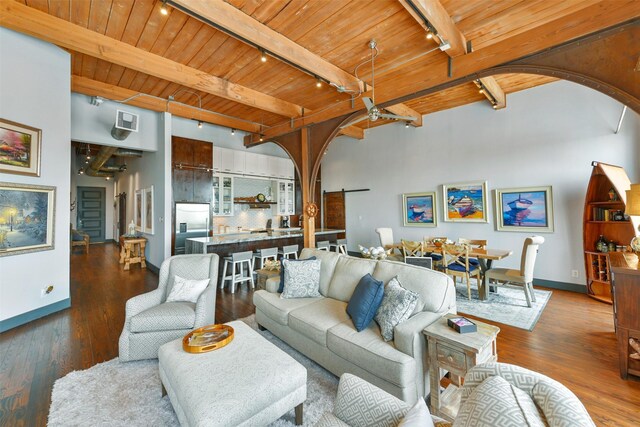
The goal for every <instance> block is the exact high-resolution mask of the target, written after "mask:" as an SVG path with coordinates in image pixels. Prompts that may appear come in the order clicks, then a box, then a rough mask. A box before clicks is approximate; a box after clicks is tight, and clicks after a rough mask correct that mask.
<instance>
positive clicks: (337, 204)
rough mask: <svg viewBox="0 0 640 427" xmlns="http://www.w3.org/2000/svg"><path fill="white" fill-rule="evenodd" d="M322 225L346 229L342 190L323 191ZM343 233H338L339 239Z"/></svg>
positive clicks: (342, 237) (342, 236) (343, 235)
mask: <svg viewBox="0 0 640 427" xmlns="http://www.w3.org/2000/svg"><path fill="white" fill-rule="evenodd" d="M323 207H324V227H325V228H331V229H334V230H336V229H337V230H346V229H347V228H346V226H347V222H346V215H345V212H344V191H332V192H325V193H324V200H323ZM344 237H345V233H340V234H338V238H339V239H344Z"/></svg>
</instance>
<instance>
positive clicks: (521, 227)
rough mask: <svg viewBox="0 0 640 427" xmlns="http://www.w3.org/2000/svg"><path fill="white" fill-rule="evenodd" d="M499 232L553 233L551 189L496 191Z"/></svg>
mask: <svg viewBox="0 0 640 427" xmlns="http://www.w3.org/2000/svg"><path fill="white" fill-rule="evenodd" d="M496 213H497V218H496V224H497V229H498V231H521V232H530V231H534V232H549V233H550V232H553V199H552V196H551V187H550V186H547V187H527V188H506V189H501V190H496Z"/></svg>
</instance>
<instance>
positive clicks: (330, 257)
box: [253, 249, 456, 404]
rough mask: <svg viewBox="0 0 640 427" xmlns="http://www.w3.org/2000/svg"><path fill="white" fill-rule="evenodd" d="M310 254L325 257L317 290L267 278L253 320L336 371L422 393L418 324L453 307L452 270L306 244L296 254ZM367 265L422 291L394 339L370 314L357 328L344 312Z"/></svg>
mask: <svg viewBox="0 0 640 427" xmlns="http://www.w3.org/2000/svg"><path fill="white" fill-rule="evenodd" d="M311 256H316V258H317V259H319V260H321V262H322V266H321V271H320V294H321V295H322V296H321V297H318V298H299V299H283V298H280V294H278V293H277V288H278V284H279V280H280V279H279V278H277V277H276V278H271V279H269V280H268V281H267V284H266V287H267V289H266V290H260V291H256V292H255V293H254V296H253V302H254V304H255V306H256V321H257V322H258V324H259V325H260V326H261V327H263V328H266V329H268V330H269V331H271V332H272V333H273V334H275V335H276V336H278V337H279V338H281V339H282V340H284V341H285V342H287V343H288V344H289V345H291V346H292V347H293V348H295V349H297V350H298V351H300V352H301V353H303V354H305V355H306V356H308V357H309V358H311V359H313V360H314V361H316V362H317V363H319V364H320V365H322V366H324V367H325V368H326V369H328V370H329V371H331V372H333V373H334V374H336V375H338V376H339V375H342V374H343V373H351V374H355V375H357V376H359V377H361V378H363V379H365V380H367V381H369V382H370V383H372V384H375V385H376V386H378V387H380V388H382V389H383V390H385V391H387V392H388V393H390V394H392V395H394V396H396V397H398V398H399V399H402V400H404V401H405V402H407V403H410V404H412V403H415V402H416V400H417V399H418V397H424V396H427V395H428V394H429V368H428V358H427V353H426V342H425V339H424V337H423V335H422V330H423V329H424V328H425V327H426V326H428V325H430V324H431V323H432V322H434V321H435V320H437V319H439V318H440V317H441V316H443V315H444V314H446V313H455V312H456V299H455V288H454V285H453V281H452V280H451V278H450V277H448V276H446V275H445V274H442V273H440V272H437V271H433V270H427V269H424V268H420V267H415V266H411V265H407V264H403V263H399V262H394V261H373V260H369V259H362V258H355V257H350V256H346V255H339V254H337V253H333V252H326V251H319V250H315V249H303V251H302V254H301V258H309V257H311ZM367 273H370V274H371V275H372V276H373V277H374V278H375V279H377V280H381V281H383V282H384V283H385V285H386V284H387V283H388V282H389V280H391V279H392V278H393V277H396V276H397V277H398V280H399V281H400V283H401V284H402V286H403V287H405V288H406V289H409V290H411V291H414V292H416V293H417V294H418V295H419V296H420V299H419V301H418V304H417V306H416V308H415V310H414V312H413V314H412V315H411V317H410V318H409V319H408V320H406V321H405V322H403V323H401V324H399V325H398V326H396V328H395V331H394V339H393V341H389V342H385V341H384V340H383V339H382V336H381V335H380V328H379V327H378V325H377V324H376V323H375V321H373V322H371V324H370V325H369V327H368V328H367V329H365V330H363V331H361V332H357V331H356V329H355V327H354V326H353V323H352V321H351V319H350V318H349V316H348V315H347V312H346V307H347V303H348V301H349V299H350V298H351V295H352V294H353V291H354V289H355V287H356V286H357V284H358V282H359V281H360V279H361V278H362V276H364V275H365V274H367Z"/></svg>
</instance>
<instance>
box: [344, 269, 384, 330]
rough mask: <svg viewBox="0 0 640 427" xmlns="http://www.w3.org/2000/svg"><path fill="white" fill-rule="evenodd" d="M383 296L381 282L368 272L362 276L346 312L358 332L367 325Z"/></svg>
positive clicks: (382, 284)
mask: <svg viewBox="0 0 640 427" xmlns="http://www.w3.org/2000/svg"><path fill="white" fill-rule="evenodd" d="M383 296H384V283H383V282H381V281H379V280H376V279H374V278H373V277H372V276H371V274H369V273H367V274H365V275H364V276H362V279H360V282H359V283H358V286H356V289H355V290H354V291H353V295H352V296H351V299H350V300H349V304H347V314H348V315H349V316H350V317H351V320H352V321H353V326H355V327H356V330H357V331H358V332H360V331H362V330H363V329H366V328H367V326H369V324H370V323H371V321H372V320H373V317H374V316H375V315H376V312H377V311H378V307H380V304H381V303H382V297H383Z"/></svg>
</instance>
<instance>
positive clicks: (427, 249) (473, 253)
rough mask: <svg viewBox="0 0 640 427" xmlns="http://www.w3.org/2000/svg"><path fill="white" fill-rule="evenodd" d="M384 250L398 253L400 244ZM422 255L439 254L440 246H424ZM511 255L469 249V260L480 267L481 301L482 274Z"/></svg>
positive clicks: (480, 289)
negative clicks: (394, 250)
mask: <svg viewBox="0 0 640 427" xmlns="http://www.w3.org/2000/svg"><path fill="white" fill-rule="evenodd" d="M384 248H385V249H386V250H389V249H398V250H399V251H402V244H401V243H394V244H392V245H385V247H384ZM424 253H425V254H426V255H425V256H428V255H429V254H432V253H436V254H441V253H442V246H436V245H424ZM512 254H513V251H511V250H508V249H492V248H485V249H480V248H474V247H471V248H470V250H469V258H477V259H478V265H479V266H480V271H481V272H482V283H481V284H480V285H479V286H478V295H479V297H480V299H481V300H485V299H487V292H486V289H487V287H486V279H485V278H484V273H485V272H486V271H487V270H489V269H490V268H491V265H492V264H493V261H499V260H501V259H505V258H506V257H508V256H510V255H512Z"/></svg>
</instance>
